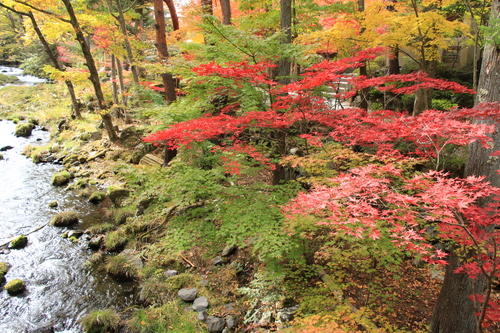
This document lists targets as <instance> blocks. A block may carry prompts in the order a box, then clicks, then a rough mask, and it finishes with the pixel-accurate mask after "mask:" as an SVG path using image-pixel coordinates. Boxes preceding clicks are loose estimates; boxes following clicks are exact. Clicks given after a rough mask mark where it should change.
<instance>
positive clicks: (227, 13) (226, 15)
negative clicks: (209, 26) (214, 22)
mask: <svg viewBox="0 0 500 333" xmlns="http://www.w3.org/2000/svg"><path fill="white" fill-rule="evenodd" d="M220 6H221V9H222V24H225V25H230V24H231V3H230V2H229V0H220Z"/></svg>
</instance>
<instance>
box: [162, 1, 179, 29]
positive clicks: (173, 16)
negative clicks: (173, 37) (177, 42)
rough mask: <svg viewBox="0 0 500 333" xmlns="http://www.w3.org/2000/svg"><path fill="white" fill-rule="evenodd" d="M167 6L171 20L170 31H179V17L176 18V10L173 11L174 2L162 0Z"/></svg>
mask: <svg viewBox="0 0 500 333" xmlns="http://www.w3.org/2000/svg"><path fill="white" fill-rule="evenodd" d="M163 1H164V2H165V4H166V5H167V8H168V11H169V12H170V18H171V19H172V29H174V31H177V30H179V17H178V16H177V10H176V9H175V5H174V2H173V1H172V0H163Z"/></svg>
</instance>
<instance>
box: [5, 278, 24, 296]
mask: <svg viewBox="0 0 500 333" xmlns="http://www.w3.org/2000/svg"><path fill="white" fill-rule="evenodd" d="M3 288H4V289H5V290H7V292H8V293H9V295H16V294H19V293H21V292H23V291H24V289H26V285H25V284H24V281H23V280H21V279H14V280H11V281H9V282H7V284H6V285H5V286H4V287H3Z"/></svg>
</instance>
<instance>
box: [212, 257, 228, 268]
mask: <svg viewBox="0 0 500 333" xmlns="http://www.w3.org/2000/svg"><path fill="white" fill-rule="evenodd" d="M213 264H214V266H221V265H224V264H225V260H224V259H223V258H222V257H219V256H217V257H215V258H214V261H213Z"/></svg>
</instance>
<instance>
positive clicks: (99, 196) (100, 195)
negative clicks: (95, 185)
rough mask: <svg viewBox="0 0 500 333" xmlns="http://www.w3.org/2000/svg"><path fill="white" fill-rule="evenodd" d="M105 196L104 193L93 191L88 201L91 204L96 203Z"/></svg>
mask: <svg viewBox="0 0 500 333" xmlns="http://www.w3.org/2000/svg"><path fill="white" fill-rule="evenodd" d="M104 198H106V193H103V192H99V191H95V192H92V194H91V195H90V197H89V202H90V203H93V204H98V203H100V202H101V201H103V200H104Z"/></svg>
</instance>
